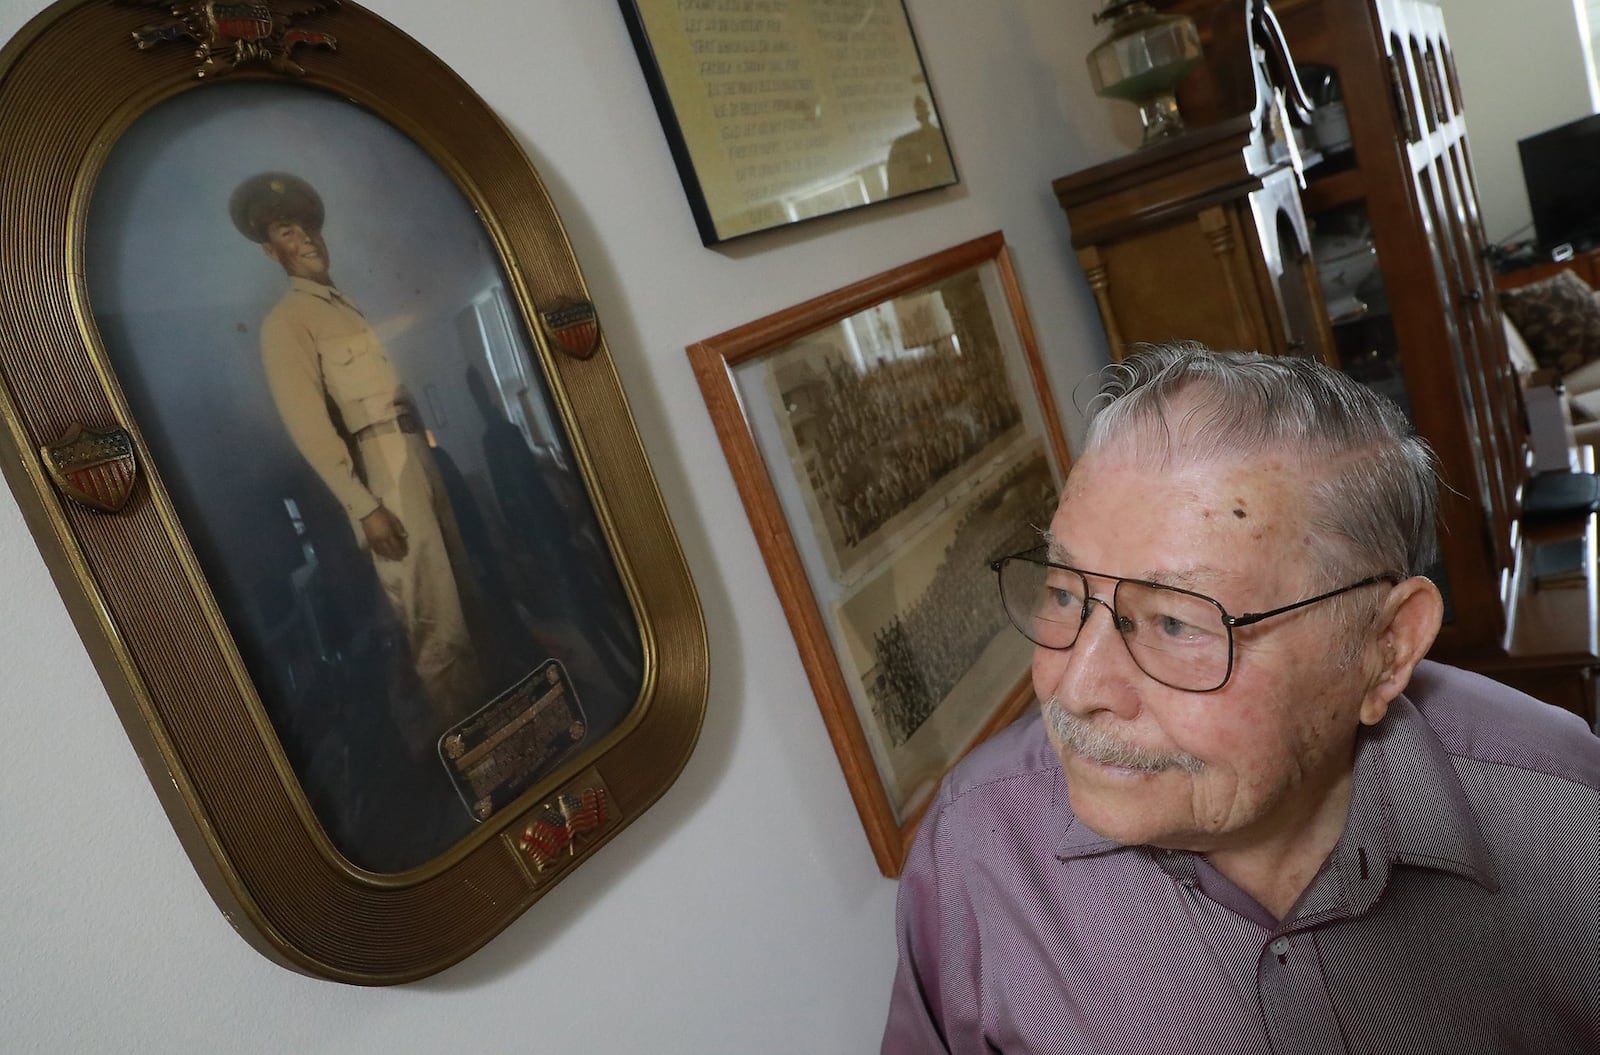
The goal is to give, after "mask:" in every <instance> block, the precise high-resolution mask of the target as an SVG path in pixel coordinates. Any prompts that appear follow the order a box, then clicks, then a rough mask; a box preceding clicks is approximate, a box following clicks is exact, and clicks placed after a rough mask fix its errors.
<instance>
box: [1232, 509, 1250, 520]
mask: <svg viewBox="0 0 1600 1055" xmlns="http://www.w3.org/2000/svg"><path fill="white" fill-rule="evenodd" d="M1233 515H1234V516H1236V517H1238V518H1239V519H1240V520H1243V519H1244V518H1245V517H1247V516H1249V515H1250V514H1248V513H1246V512H1245V511H1244V510H1242V509H1235V510H1234V511H1233Z"/></svg>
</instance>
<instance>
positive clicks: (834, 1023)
mask: <svg viewBox="0 0 1600 1055" xmlns="http://www.w3.org/2000/svg"><path fill="white" fill-rule="evenodd" d="M42 6H43V5H42V3H41V2H40V0H0V39H5V38H9V37H10V36H11V35H12V34H13V33H15V32H16V31H17V30H18V29H19V28H20V27H21V26H22V24H23V23H24V22H25V21H26V20H27V19H28V18H30V17H32V16H33V15H34V14H35V13H36V12H37V11H38V10H39V9H40V8H41V7H42ZM371 6H373V7H375V8H376V9H377V11H378V13H379V14H381V15H383V16H384V17H385V18H387V19H389V20H390V21H392V22H394V23H395V24H397V25H399V26H400V27H402V28H403V29H405V30H407V31H408V32H410V33H411V34H412V35H413V36H415V37H416V38H418V39H419V40H420V41H421V42H422V43H423V44H424V45H426V46H428V47H429V48H431V49H433V50H434V51H435V52H437V53H438V54H439V55H441V56H442V57H443V58H444V59H445V61H447V62H449V63H450V64H451V65H452V66H453V67H454V68H455V69H457V70H458V71H460V72H461V73H462V74H463V75H464V76H465V77H466V79H467V80H468V81H469V82H470V83H471V84H472V85H473V86H474V87H475V88H476V89H477V90H478V91H479V92H480V93H481V94H482V95H483V96H484V97H485V98H486V99H487V101H488V102H489V104H490V105H491V106H492V107H494V108H495V109H496V110H497V111H498V112H499V113H500V114H501V115H502V116H503V118H504V119H505V120H506V122H507V123H508V124H509V125H510V126H511V128H512V129H513V130H514V131H515V132H516V134H517V135H518V136H519V137H520V138H521V140H522V141H523V143H524V145H525V147H526V148H527V150H528V152H529V154H530V155H531V157H532V158H533V161H534V164H535V165H536V166H537V168H538V169H539V171H540V173H541V175H542V176H543V178H544V180H545V182H546V184H547V186H548V187H549V189H550V192H551V194H552V196H553V197H554V199H555V204H556V207H557V209H558V210H559V212H560V214H561V216H562V218H563V220H564V221H565V223H566V225H567V230H568V232H569V234H570V236H571V239H572V242H573V244H574V247H575V250H576V252H577V255H578V259H579V261H580V263H581V264H582V267H583V269H584V272H585V274H586V277H587V279H588V282H589V285H590V288H591V291H592V293H593V296H594V298H595V301H596V302H597V304H598V306H599V309H600V315H601V318H602V319H603V320H604V321H605V323H606V324H607V327H608V332H609V339H610V346H611V349H612V352H613V354H614V355H615V357H616V359H617V361H618V365H619V368H620V372H621V374H622V377H623V380H624V383H625V385H626V388H627V391H628V395H629V397H630V399H631V400H632V403H633V409H634V415H635V417H636V419H637V421H638V424H639V427H640V430H641V432H642V434H643V436H644V441H645V445H646V447H647V449H648V451H649V454H650V457H651V460H652V463H653V466H654V469H655V472H656V475H657V477H658V479H659V480H660V483H661V486H662V489H663V492H664V494H665V497H666V501H667V505H668V507H669V511H670V513H671V516H672V519H673V522H674V523H675V525H676V528H677V530H678V533H679V535H680V536H681V538H682V542H683V546H684V549H685V550H686V552H687V556H688V560H689V563H690V566H691V571H692V573H693V575H694V578H695V582H696V584H697V586H698V588H699V591H700V595H701V598H702V601H703V603H704V606H705V613H706V619H707V623H708V627H709V631H710V638H711V642H712V653H711V660H712V685H711V696H710V702H709V706H708V710H707V717H706V725H705V731H704V735H703V736H702V738H701V741H700V744H699V746H698V748H697V749H696V751H695V753H694V756H693V758H692V759H691V760H690V762H689V765H688V768H687V770H686V771H685V773H684V774H683V776H682V777H681V778H680V780H679V781H678V783H677V784H676V785H675V786H674V787H673V788H672V789H671V791H670V792H669V793H668V794H667V795H666V797H665V798H664V799H663V800H662V801H661V802H660V803H659V804H658V805H657V806H656V807H655V808H654V809H652V810H651V811H650V812H649V813H647V814H646V815H645V816H643V817H642V818H641V819H640V820H638V821H637V822H635V823H634V824H633V826H632V827H631V828H629V829H628V830H627V831H626V832H624V833H623V834H622V836H621V837H619V838H618V839H617V840H616V841H615V842H614V843H612V844H611V845H610V846H608V847H607V848H606V849H604V850H603V851H602V852H601V853H599V854H598V855H597V856H596V858H595V859H594V860H592V861H590V862H589V863H588V864H586V865H584V867H583V868H582V869H581V870H580V871H579V872H578V873H577V874H576V875H575V876H574V877H573V878H570V879H568V880H567V881H566V882H565V883H564V884H562V885H561V886H560V887H559V888H558V889H556V890H555V891H554V892H553V893H552V894H551V895H550V896H548V897H546V898H545V899H544V900H543V901H542V902H540V903H539V904H538V905H536V906H535V907H534V908H533V909H532V910H530V911H529V912H528V913H527V914H526V915H525V916H524V917H523V918H522V919H521V920H519V921H518V922H517V923H516V924H514V925H513V926H512V927H511V928H510V929H509V930H508V931H506V932H505V933H504V934H502V935H501V936H500V937H498V938H497V939H495V940H494V941H493V942H491V943H490V945H489V946H488V947H487V948H485V949H484V950H482V951H481V952H479V953H477V954H476V955H474V956H472V957H471V958H469V959H468V960H467V961H466V962H464V963H463V964H461V965H460V966H458V967H456V968H454V969H452V970H450V971H448V972H445V973H443V974H441V975H439V976H437V977H436V978H433V979H430V980H427V981H424V982H421V983H418V984H415V985H411V986H407V987H400V988H392V989H384V990H363V989H357V988H351V987H345V986H341V985H337V984H334V983H330V982H322V981H315V980H312V979H309V978H305V977H301V976H299V975H296V974H293V973H291V972H289V971H286V970H284V969H282V968H280V967H277V966H275V965H273V964H271V963H270V962H268V961H267V960H266V959H264V958H263V957H261V956H260V955H258V954H257V953H256V952H254V951H253V950H252V949H251V948H250V947H249V946H247V945H246V944H245V943H244V941H242V940H241V939H240V938H238V937H237V936H236V935H234V934H233V933H232V932H231V931H230V929H229V927H228V925H227V924H226V923H225V922H224V920H223V918H222V916H221V915H220V914H219V913H218V912H217V910H216V909H215V907H214V906H213V904H212V903H211V901H210V899H209V897H208V896H207V894H206V892H205V890H204V888H203V887H202V886H201V883H200V881H199V880H198V878H197V877H196V876H195V873H194V872H193V871H192V869H191V867H190V865H189V862H188V859H187V858H186V857H185V855H184V852H183V850H182V849H180V847H179V845H178V843H177V840H176V838H175V837H174V835H173V834H172V831H171V829H170V827H169V826H168V823H167V820H166V817H165V815H164V814H163V813H162V811H161V809H160V808H159V806H158V804H157V802H156V798H155V796H154V794H153V793H152V791H151V789H150V787H149V785H148V783H147V781H146V779H145V776H144V774H143V772H142V770H141V769H140V767H139V765H138V763H137V762H136V760H135V758H134V755H133V751H132V750H131V748H130V747H129V744H128V742H127V740H126V739H125V737H124V735H123V732H122V729H121V726H120V725H119V723H118V720H117V718H116V716H115V713H114V712H113V710H112V707H111V705H110V703H109V702H108V701H107V698H106V695H105V693H104V691H103V689H102V688H101V686H100V683H99V681H98V680H97V677H96V675H95V673H94V672H93V670H92V669H91V667H90V665H89V662H88V659H87V658H86V655H85V653H84V651H83V648H82V646H81V644H80V643H79V641H78V639H77V637H76V636H75V634H74V631H73V629H72V626H71V624H70V623H69V621H68V619H67V617H66V614H65V612H64V610H63V608H62V605H61V602H60V600H59V598H58V596H57V594H56V591H55V588H54V586H53V584H52V582H51V580H50V578H49V576H48V575H47V573H46V571H45V567H44V564H43V562H42V560H41V559H40V556H39V553H38V550H37V549H36V548H35V546H34V543H33V541H32V538H31V537H30V536H29V534H28V533H27V531H26V529H25V528H24V526H23V523H22V520H21V517H20V515H19V513H18V510H17V507H16V505H15V503H14V501H13V500H12V498H11V496H10V494H9V491H6V490H5V489H4V488H0V583H3V584H4V585H3V588H0V670H3V671H4V678H3V681H0V728H4V729H5V730H7V731H8V734H9V735H8V743H7V745H6V747H5V748H4V759H5V760H4V762H3V763H0V839H3V842H0V847H3V851H4V852H3V854H0V897H3V898H4V907H3V909H0V950H3V951H0V1022H3V1023H4V1024H5V1025H4V1039H3V1040H0V1048H4V1049H5V1050H7V1051H15V1050H18V1049H19V1048H20V1050H22V1051H37V1052H46V1053H50V1055H57V1053H66V1052H74V1053H76V1052H157V1051H159V1052H162V1053H184V1052H207V1053H210V1052H222V1051H227V1052H272V1053H281V1052H296V1053H298V1052H340V1053H349V1052H355V1053H362V1052H372V1053H378V1052H384V1053H388V1052H408V1051H435V1050H463V1049H471V1050H475V1051H481V1052H506V1051H546V1052H564V1053H565V1052H571V1053H599V1055H609V1053H628V1052H651V1053H655V1055H670V1053H673V1052H683V1053H690V1052H693V1053H696V1055H701V1053H710V1052H730V1053H731V1052H739V1053H748V1052H794V1053H804V1055H818V1053H836V1052H837V1053H854V1052H865V1051H869V1050H873V1049H874V1048H875V1045H876V1038H877V1036H878V1033H879V1030H880V1029H881V1024H882V1016H883V1010H884V1003H885V1000H886V997H887V993H888V986H889V980H890V975H891V972H892V969H893V965H894V948H893V935H892V910H893V900H894V889H895V888H894V884H893V883H891V882H890V881H888V880H885V879H883V878H882V877H880V876H879V875H878V873H877V870H876V868H875V867H874V865H873V861H872V856H871V853H870V851H869V849H868V847H867V844H866V841H865V838H864V836H863V835H862V833H861V829H860V826H859V824H858V822H857V820H856V817H855V813H854V810H853V807H852V806H851V802H850V798H849V795H848V793H847V791H846V788H845V784H844V780H843V778H842V776H841V774H840V770H839V766H838V763H837V761H836V760H835V757H834V754H833V751H832V748H831V746H830V744H829V741H828V738H827V736H826V733H825V731H824V728H823V724H822V721H821V718H820V716H819V714H818V711H817V707H816V704H815V702H814V700H813V698H812V695H811V693H810V691H809V689H808V687H807V683H806V680H805V676H804V673H803V670H802V668H801V665H800V662H799V658H798V655H797V653H796V650H795V648H794V645H793V643H792V639H791V638H790V636H789V633H788V631H787V629H786V624H785V622H784V618H783V614H782V612H781V610H780V608H779V606H778V603H777V600H776V598H775V597H774V595H773V593H772V590H771V588H770V585H769V581H768V578H767V573H766V568H765V566H764V564H763V563H762V559H761V556H760V553H759V552H758V550H757V548H756V544H755V539H754V537H753V536H752V533H751V531H750V528H749V524H748V522H747V520H746V518H745V514H744V510H743V508H742V506H741V505H740V502H739V499H738V495H737V494H736V492H735V490H734V486H733V481H732V478H731V476H730V475H729V473H728V472H727V469H726V465H725V462H724V460H723V457H722V452H721V448H720V447H719V446H718V443H717V440H716V436H715V434H714V433H713V430H712V427H711V422H710V420H709V418H708V417H707V415H706V412H705V409H704V405H703V403H702V401H701V398H700V395H699V391H698V389H697V387H696V385H695V383H694V380H693V377H692V375H691V373H690V370H689V366H688V362H687V359H686V357H685V354H684V351H683V349H684V346H685V345H686V344H688V343H690V342H692V341H694V340H697V339H699V338H702V337H706V336H709V335H711V334H715V333H718V332H721V331H722V330H725V329H727V328H729V327H732V326H735V325H738V324H740V323H744V322H747V321H749V320H751V319H754V318H756V317H759V316H761V315H765V314H767V313H769V312H772V311H775V310H777V309H779V308H782V307H785V306H787V305H789V304H792V303H795V302H798V301H800V300H803V299H805V298H808V297H811V296H814V295H816V294H819V293H822V292H825V291H827V290H829V289H832V288H835V287H837V286H839V285H841V284H844V283H846V282H848V281H852V280H854V279H857V278H861V277H865V276H867V275H870V274H873V273H876V272H878V271H881V270H883V269H886V268H889V267H892V266H894V265H897V264H901V263H904V262H906V261H909V260H912V259H915V258H917V257H920V256H922V255H925V254H927V253H931V252H933V251H935V250H938V249H941V248H943V247H945V246H949V245H953V244H955V243H957V242H960V241H963V240H965V239H968V238H971V237H974V236H977V235H980V234H983V233H986V232H988V231H991V230H994V229H997V228H999V229H1003V230H1004V231H1005V233H1006V235H1007V237H1008V239H1009V241H1010V243H1011V246H1012V250H1013V253H1014V262H1015V264H1016V268H1017V271H1018V273H1019V278H1020V281H1021V284H1022V287H1023V291H1024V295H1025V296H1026V298H1027V300H1028V302H1029V305H1030V307H1031V309H1032V313H1033V319H1034V323H1035V326H1036V328H1037V330H1038V334H1039V337H1040V343H1041V347H1042V350H1043V352H1044V355H1045V358H1046V360H1047V363H1048V369H1049V372H1050V374H1051V376H1052V380H1053V382H1054V384H1055V386H1056V391H1057V394H1058V397H1060V402H1061V404H1062V405H1063V409H1064V410H1065V411H1066V413H1067V416H1068V420H1069V422H1070V423H1071V426H1072V428H1073V431H1074V433H1076V430H1077V426H1078V416H1077V415H1076V413H1074V412H1072V411H1071V409H1070V406H1069V405H1070V395H1069V392H1070V388H1071V386H1072V384H1073V382H1074V381H1076V380H1077V379H1078V378H1080V377H1081V376H1082V375H1084V374H1086V373H1087V372H1089V371H1090V370H1092V369H1093V368H1095V367H1096V366H1098V365H1099V364H1100V363H1101V362H1103V361H1104V357H1105V347H1104V338H1103V336H1102V332H1101V330H1100V326H1099V323H1098V321H1097V320H1096V318H1095V316H1094V313H1093V309H1092V304H1091V302H1090V300H1089V298H1088V294H1087V290H1086V288H1085V286H1084V283H1083V280H1082V278H1081V276H1080V274H1079V272H1078V270H1077V268H1076V266H1075V264H1074V263H1073V259H1072V256H1071V253H1070V249H1069V246H1068V238H1067V229H1066V224H1065V220H1064V218H1063V216H1062V215H1061V213H1060V211H1059V210H1058V208H1057V206H1056V204H1055V201H1054V199H1053V197H1052V196H1051V193H1050V186H1049V185H1050V180H1051V179H1052V178H1053V177H1056V176H1059V175H1063V174H1065V173H1068V172H1071V171H1074V170H1076V169H1078V168H1081V167H1083V166H1085V165H1087V164H1090V163H1093V162H1097V161H1100V160H1104V159H1106V158H1108V157H1111V156H1113V155H1115V154H1118V153H1121V152H1122V151H1123V150H1124V149H1125V148H1126V146H1127V144H1128V143H1129V142H1130V139H1129V136H1130V134H1131V124H1130V122H1131V119H1132V109H1131V108H1128V107H1125V106H1124V105H1123V104H1113V103H1110V102H1103V101H1101V100H1099V99H1096V98H1094V97H1093V96H1092V95H1091V94H1090V92H1089V90H1088V86H1087V78H1086V75H1085V73H1084V72H1083V55H1084V53H1085V52H1086V51H1087V50H1088V48H1089V47H1090V46H1091V44H1092V43H1094V42H1095V40H1097V39H1098V37H1099V35H1100V31H1099V30H1096V29H1095V28H1094V27H1092V26H1091V25H1090V20H1089V15H1090V13H1091V12H1092V11H1093V10H1094V9H1095V8H1096V7H1097V6H1099V5H1098V3H1097V0H1065V2H1063V0H1008V2H1007V3H1003V4H976V3H972V2H971V0H911V2H910V4H909V6H910V9H911V15H912V20H913V23H914V25H915V28H916V30H917V32H918V34H919V37H920V42H921V45H922V49H923V54H924V57H925V59H926V62H927V66H928V69H929V74H930V78H931V81H932V84H933V87H934V90H935V92H936V93H937V97H938V100H939V104H940V106H941V109H942V111H943V116H944V119H945V124H946V126H947V128H948V130H949V133H950V136H951V139H952V141H953V145H954V150H955V153H956V156H957V162H958V165H959V167H960V170H961V173H962V176H963V182H962V184H961V185H960V186H959V187H958V188H955V189H953V190H948V191H942V192H937V193H934V194H932V195H924V196H922V197H920V198H918V199H915V200H910V201H904V202H898V203H891V204H888V205H884V206H878V207H874V208H872V209H869V210H867V211H864V212H860V213H857V214H853V215H850V216H848V217H844V218H835V219H831V220H826V221H822V222H820V223H817V224H815V225H812V226H809V227H807V228H805V229H804V230H796V231H792V232H784V233H778V234H776V235H771V236H758V237H757V238H755V239H753V240H749V241H747V242H746V243H744V244H736V245H735V246H734V247H730V248H728V249H727V250H725V251H712V250H707V249H704V248H702V247H701V245H700V243H699V240H698V239H697V237H696V235H695V230H694V226H693V224H692V222H691V219H690V215H689V210H688V208H687V206H686V205H685V202H684V197H683V192H682V189H681V187H680V185H679V182H678V179H677V176H676V174H675V171H674V169H673V167H672V164H671V161H670V158H669V156H668V153H667V148H666V145H665V142H664V140H663V138H662V134H661V129H660V126H659V124H658V122H657V119H656V115H655V112H654V110H653V108H652V106H651V103H650V99H649V97H648V95H647V94H646V90H645V85H644V81H643V79H642V78H641V76H640V73H639V68H638V65H637V62H636V60H635V57H634V53H633V49H632V47H631V45H630V43H629V40H628V37H627V33H626V31H625V29H624V25H623V21H622V18H621V15H620V14H619V12H618V9H617V7H616V4H615V3H614V2H612V0H582V2H579V0H478V2H475V3H471V4H455V5H448V6H441V5H438V4H435V3H431V2H427V0H373V2H372V5H371ZM346 43H347V44H349V43H350V42H346ZM86 72H88V71H86ZM3 164H4V159H3V158H0V165H3Z"/></svg>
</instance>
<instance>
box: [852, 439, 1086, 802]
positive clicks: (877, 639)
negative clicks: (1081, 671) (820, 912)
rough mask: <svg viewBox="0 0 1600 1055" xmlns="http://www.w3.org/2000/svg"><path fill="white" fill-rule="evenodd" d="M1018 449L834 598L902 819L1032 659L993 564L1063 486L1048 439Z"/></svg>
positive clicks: (1040, 521) (1033, 532)
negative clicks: (1001, 599)
mask: <svg viewBox="0 0 1600 1055" xmlns="http://www.w3.org/2000/svg"><path fill="white" fill-rule="evenodd" d="M1019 446H1020V449H1019V450H1017V451H1015V452H1008V456H1007V457H1006V458H1005V459H1004V460H1002V461H1001V462H1000V463H999V465H997V466H996V467H995V471H994V472H992V473H986V474H985V475H984V478H983V480H982V481H981V483H980V484H979V486H977V487H976V488H974V489H972V490H970V491H969V492H968V493H967V495H966V496H965V497H964V498H962V499H960V500H958V501H956V502H954V503H952V504H951V505H949V506H946V507H944V508H943V509H942V510H941V511H940V512H939V514H938V515H937V516H936V517H934V518H933V519H932V520H931V521H930V522H929V523H928V524H926V525H925V526H924V528H923V530H922V531H921V532H919V533H918V535H917V536H916V537H915V538H913V539H912V540H910V541H908V543H907V544H905V545H903V546H901V547H899V548H897V549H896V550H895V551H894V552H893V554H892V556H891V557H890V558H889V559H888V560H886V561H885V562H884V563H883V564H882V565H881V566H879V567H877V568H875V569H874V571H873V574H872V575H871V577H869V578H868V579H866V580H865V581H863V582H862V583H861V585H860V586H859V587H858V588H857V589H855V590H853V591H851V592H850V593H849V594H848V595H846V596H845V597H844V598H843V599H842V600H841V601H840V602H839V604H838V606H837V611H836V619H837V620H838V623H839V630H840V634H841V637H842V639H843V641H844V645H845V648H844V652H843V658H844V660H845V666H846V670H847V678H848V681H849V683H850V686H851V689H852V695H853V696H854V697H855V700H856V707H857V712H858V713H859V714H860V716H861V719H862V725H863V727H864V728H865V730H866V733H867V740H868V742H869V743H870V744H871V745H872V750H873V757H874V759H875V760H876V761H877V764H878V769H879V771H880V772H882V773H883V775H884V785H885V787H886V789H887V790H888V793H889V800H890V803H891V805H893V807H894V809H895V813H896V815H897V816H899V817H901V818H904V817H905V816H906V815H907V814H908V813H909V812H910V811H911V810H913V809H915V808H916V807H918V806H920V805H922V804H923V803H925V802H926V801H927V799H928V797H929V796H930V795H932V794H933V792H934V790H935V789H936V788H937V786H938V782H939V778H941V777H942V776H944V772H945V769H946V768H947V767H948V764H949V761H950V759H951V758H952V756H956V755H959V754H960V753H961V752H962V750H963V749H964V748H965V747H966V746H967V745H969V744H971V743H972V742H973V741H974V740H975V739H976V738H977V737H978V734H979V732H980V731H981V730H982V728H983V725H984V722H985V721H986V720H987V719H988V718H989V716H990V711H991V708H992V707H993V706H994V687H995V686H996V685H1005V684H1009V683H1011V682H1014V681H1015V679H1016V677H1017V672H1018V671H1019V670H1026V669H1027V667H1028V660H1029V656H1030V655H1031V654H1032V651H1033V650H1032V648H1031V646H1030V645H1029V642H1028V641H1027V640H1026V639H1024V638H1023V637H1022V636H1021V635H1020V634H1016V633H1008V631H1009V630H1010V628H1011V627H1010V623H1009V622H1007V620H1006V614H1005V611H1004V609H1003V608H1001V606H1000V605H999V604H998V603H997V601H996V594H995V581H994V573H993V572H992V571H990V570H989V565H988V563H987V562H988V560H990V559H993V558H994V557H998V556H1001V555H1003V554H1007V553H1015V552H1017V551H1018V550H1022V549H1026V548H1027V547H1028V546H1030V545H1032V544H1034V543H1035V542H1037V540H1038V538H1039V529H1040V527H1041V526H1043V525H1045V524H1048V523H1049V522H1050V517H1051V515H1052V514H1053V512H1054V511H1055V505H1056V499H1057V497H1058V484H1057V481H1056V478H1055V475H1054V473H1052V471H1051V469H1050V461H1049V458H1048V457H1047V456H1046V453H1045V448H1044V446H1043V444H1041V443H1039V442H1037V440H1024V441H1023V443H1022V444H1020V445H1019ZM974 554H979V555H983V559H981V560H974V559H973V555H974Z"/></svg>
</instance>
